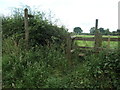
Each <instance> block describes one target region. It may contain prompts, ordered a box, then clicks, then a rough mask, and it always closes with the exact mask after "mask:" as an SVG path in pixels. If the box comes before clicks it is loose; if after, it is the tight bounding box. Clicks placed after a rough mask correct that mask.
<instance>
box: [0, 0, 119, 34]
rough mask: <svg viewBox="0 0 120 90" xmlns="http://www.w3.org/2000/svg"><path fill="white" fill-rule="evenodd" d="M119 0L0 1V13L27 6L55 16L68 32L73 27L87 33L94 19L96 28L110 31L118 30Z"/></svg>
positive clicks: (93, 24)
mask: <svg viewBox="0 0 120 90" xmlns="http://www.w3.org/2000/svg"><path fill="white" fill-rule="evenodd" d="M118 1H119V0H0V13H1V14H5V15H9V14H10V8H12V7H17V8H18V7H21V6H22V5H28V6H31V7H34V6H35V7H37V8H38V9H40V10H42V11H45V12H48V11H49V10H50V11H51V12H52V14H53V15H54V14H55V18H56V19H59V24H63V25H65V26H66V28H68V29H69V31H72V30H73V28H74V27H81V28H82V29H83V31H84V32H89V30H90V28H91V27H94V26H95V19H99V21H98V27H99V28H100V27H103V28H105V29H107V28H109V29H110V31H115V30H117V28H118Z"/></svg>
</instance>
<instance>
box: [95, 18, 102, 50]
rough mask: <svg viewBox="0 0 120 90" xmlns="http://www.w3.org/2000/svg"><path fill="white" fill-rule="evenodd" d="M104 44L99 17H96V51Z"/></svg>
mask: <svg viewBox="0 0 120 90" xmlns="http://www.w3.org/2000/svg"><path fill="white" fill-rule="evenodd" d="M101 46H102V35H101V33H100V31H99V30H98V19H96V24H95V45H94V48H95V52H99V50H100V49H99V48H100V47H101Z"/></svg>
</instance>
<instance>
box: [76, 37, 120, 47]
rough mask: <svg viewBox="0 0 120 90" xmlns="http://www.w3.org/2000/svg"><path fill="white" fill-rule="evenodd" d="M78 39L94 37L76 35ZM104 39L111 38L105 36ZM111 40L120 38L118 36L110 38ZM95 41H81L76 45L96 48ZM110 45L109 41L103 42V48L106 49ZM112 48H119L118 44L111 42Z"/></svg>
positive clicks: (77, 41)
mask: <svg viewBox="0 0 120 90" xmlns="http://www.w3.org/2000/svg"><path fill="white" fill-rule="evenodd" d="M76 36H77V37H94V35H76ZM103 37H109V36H105V35H104V36H103ZM110 38H118V36H110ZM94 43H95V42H94V41H80V40H76V44H77V45H78V46H86V47H94ZM107 45H108V42H107V41H103V42H102V47H104V48H106V47H107ZM110 48H111V49H115V48H118V42H115V41H111V42H110Z"/></svg>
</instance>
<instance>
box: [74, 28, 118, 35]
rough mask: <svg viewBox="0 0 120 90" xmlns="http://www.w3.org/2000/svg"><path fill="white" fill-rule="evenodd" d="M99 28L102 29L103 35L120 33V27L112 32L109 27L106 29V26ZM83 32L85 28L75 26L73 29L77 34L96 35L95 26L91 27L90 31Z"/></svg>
mask: <svg viewBox="0 0 120 90" xmlns="http://www.w3.org/2000/svg"><path fill="white" fill-rule="evenodd" d="M98 30H99V31H100V33H101V34H102V35H114V36H115V35H118V34H119V32H120V30H119V29H117V30H116V31H112V32H111V31H110V30H109V29H108V28H107V29H104V28H102V27H100V28H99V29H98ZM82 32H83V30H82V29H81V28H80V27H75V28H74V29H73V33H75V34H87V35H94V34H95V27H92V28H90V30H89V33H82Z"/></svg>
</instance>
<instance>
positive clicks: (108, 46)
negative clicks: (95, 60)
mask: <svg viewBox="0 0 120 90" xmlns="http://www.w3.org/2000/svg"><path fill="white" fill-rule="evenodd" d="M107 48H108V49H110V35H109V36H108V45H107Z"/></svg>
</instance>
